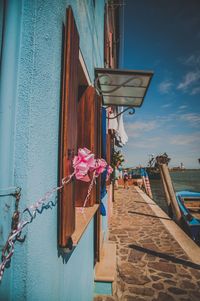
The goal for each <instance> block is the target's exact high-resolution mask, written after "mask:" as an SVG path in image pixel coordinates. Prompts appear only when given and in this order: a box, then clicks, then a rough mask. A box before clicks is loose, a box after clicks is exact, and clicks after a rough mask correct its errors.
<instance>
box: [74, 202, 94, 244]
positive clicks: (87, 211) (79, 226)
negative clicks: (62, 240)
mask: <svg viewBox="0 0 200 301" xmlns="http://www.w3.org/2000/svg"><path fill="white" fill-rule="evenodd" d="M98 208H99V205H98V204H95V205H94V206H92V207H86V208H84V211H83V212H81V210H82V208H81V207H76V227H75V231H74V233H73V234H72V241H73V246H74V247H75V246H76V245H77V244H78V242H79V240H80V239H81V237H82V235H83V233H84V232H85V230H86V228H87V226H88V224H89V223H90V221H91V220H92V218H93V216H94V215H95V213H96V212H97V210H98Z"/></svg>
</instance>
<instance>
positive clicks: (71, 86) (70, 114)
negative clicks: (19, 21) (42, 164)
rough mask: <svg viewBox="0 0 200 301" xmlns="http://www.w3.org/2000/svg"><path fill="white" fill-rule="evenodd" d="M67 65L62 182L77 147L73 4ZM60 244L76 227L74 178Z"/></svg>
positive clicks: (63, 201)
mask: <svg viewBox="0 0 200 301" xmlns="http://www.w3.org/2000/svg"><path fill="white" fill-rule="evenodd" d="M66 20H67V21H66V26H65V35H64V36H65V37H64V66H63V85H62V103H61V123H60V183H61V180H62V178H64V177H66V176H68V175H70V174H71V173H72V172H73V168H72V159H73V156H74V154H75V153H76V151H77V109H78V61H79V34H78V31H77V27H76V23H75V20H74V16H73V12H72V9H71V7H69V8H68V9H67V12H66ZM58 216H59V245H60V246H61V247H66V245H67V244H68V242H69V241H70V237H71V235H72V233H73V232H74V229H75V189H74V180H73V181H72V182H70V183H69V184H67V185H65V186H64V188H63V190H62V191H61V193H60V197H59V215H58Z"/></svg>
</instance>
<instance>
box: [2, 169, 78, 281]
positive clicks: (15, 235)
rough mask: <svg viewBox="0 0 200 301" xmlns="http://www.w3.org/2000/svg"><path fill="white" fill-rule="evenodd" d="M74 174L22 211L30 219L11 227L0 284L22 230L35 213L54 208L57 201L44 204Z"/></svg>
mask: <svg viewBox="0 0 200 301" xmlns="http://www.w3.org/2000/svg"><path fill="white" fill-rule="evenodd" d="M74 174H75V172H73V173H72V174H71V175H70V176H68V177H65V178H63V179H62V185H61V186H58V187H54V188H53V189H51V190H50V191H48V192H46V193H45V195H44V196H43V197H41V198H40V199H38V200H37V201H36V202H35V203H34V204H33V205H31V206H29V207H27V208H25V209H24V211H23V213H22V216H23V215H25V213H28V214H29V217H30V218H29V219H25V220H23V218H22V220H21V221H19V220H18V222H17V223H15V224H14V226H13V227H12V231H11V232H10V234H9V236H8V239H7V241H6V244H5V246H4V248H3V250H2V256H1V264H0V282H1V280H2V278H3V274H4V270H5V268H6V265H7V264H8V263H9V262H10V260H11V257H12V255H13V253H14V244H15V242H16V241H17V239H19V237H20V235H21V232H22V230H23V228H24V227H25V226H26V225H28V224H30V223H32V221H33V219H35V218H36V215H37V213H39V214H41V213H42V212H43V210H44V209H49V208H52V207H54V206H56V204H57V200H56V201H55V202H53V201H51V200H50V201H49V202H48V203H46V201H47V200H48V199H50V198H51V197H52V196H53V194H54V193H55V192H57V191H59V190H61V189H62V188H63V187H64V185H66V184H68V183H69V182H70V181H71V179H72V177H73V176H74ZM17 201H18V199H17ZM16 212H17V213H19V211H18V203H17V204H16V210H15V213H16Z"/></svg>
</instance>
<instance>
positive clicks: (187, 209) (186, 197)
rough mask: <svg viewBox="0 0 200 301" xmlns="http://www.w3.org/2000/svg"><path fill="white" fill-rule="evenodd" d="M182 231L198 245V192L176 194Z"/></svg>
mask: <svg viewBox="0 0 200 301" xmlns="http://www.w3.org/2000/svg"><path fill="white" fill-rule="evenodd" d="M176 200H177V202H178V205H179V208H180V211H181V214H182V223H183V230H185V232H186V233H187V234H188V235H189V236H190V237H191V238H192V239H193V240H194V241H195V242H196V243H197V244H199V245H200V192H192V191H179V192H177V193H176Z"/></svg>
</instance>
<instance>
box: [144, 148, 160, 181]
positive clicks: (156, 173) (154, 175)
mask: <svg viewBox="0 0 200 301" xmlns="http://www.w3.org/2000/svg"><path fill="white" fill-rule="evenodd" d="M146 171H147V173H148V176H149V179H150V180H159V179H160V178H161V177H160V170H159V166H158V164H157V162H156V158H155V157H154V155H153V154H152V155H150V158H149V162H148V164H147V167H146Z"/></svg>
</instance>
